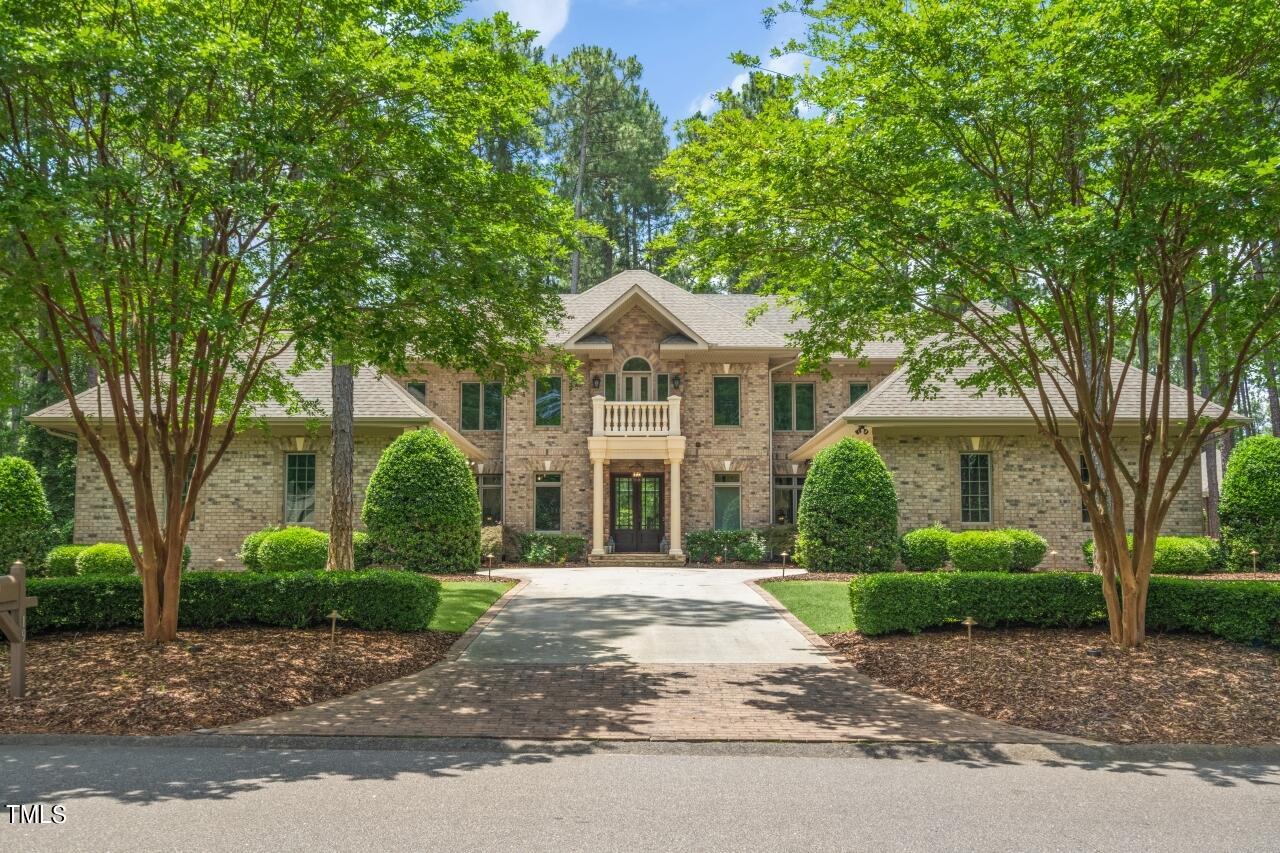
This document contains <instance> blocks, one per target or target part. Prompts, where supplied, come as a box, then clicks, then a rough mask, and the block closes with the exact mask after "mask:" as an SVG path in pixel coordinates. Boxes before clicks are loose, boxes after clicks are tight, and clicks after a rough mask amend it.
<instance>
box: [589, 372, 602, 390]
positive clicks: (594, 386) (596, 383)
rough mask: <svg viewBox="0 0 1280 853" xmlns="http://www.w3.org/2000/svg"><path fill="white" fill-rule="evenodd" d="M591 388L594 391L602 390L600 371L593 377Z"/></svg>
mask: <svg viewBox="0 0 1280 853" xmlns="http://www.w3.org/2000/svg"><path fill="white" fill-rule="evenodd" d="M591 390H592V391H599V390H600V374H598V373H597V374H596V375H595V376H592V377H591Z"/></svg>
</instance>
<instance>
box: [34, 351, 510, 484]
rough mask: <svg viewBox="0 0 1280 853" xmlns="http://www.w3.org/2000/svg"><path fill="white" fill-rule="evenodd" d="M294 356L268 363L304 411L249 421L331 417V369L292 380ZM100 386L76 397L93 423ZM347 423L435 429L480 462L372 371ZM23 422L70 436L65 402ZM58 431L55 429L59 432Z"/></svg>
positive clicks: (267, 407)
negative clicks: (304, 405)
mask: <svg viewBox="0 0 1280 853" xmlns="http://www.w3.org/2000/svg"><path fill="white" fill-rule="evenodd" d="M294 356H295V354H294V351H293V348H292V347H290V348H289V349H288V350H286V351H285V352H283V353H281V354H280V355H279V356H277V357H276V358H274V359H272V364H273V365H274V366H275V367H276V368H278V369H279V370H281V371H282V372H283V373H284V375H285V378H286V379H287V380H288V381H289V383H290V384H292V385H293V387H294V388H295V389H296V390H297V391H298V395H299V396H300V397H301V398H302V399H303V400H304V401H307V402H308V403H309V404H310V405H309V406H308V408H307V410H305V411H291V410H290V409H288V408H286V407H285V406H283V405H281V404H280V403H279V402H277V401H275V400H267V401H264V402H261V403H258V404H257V405H256V406H255V407H254V408H253V410H252V411H251V412H249V416H250V417H253V418H261V419H263V420H265V421H267V422H268V423H305V422H307V421H310V420H325V419H327V418H329V417H330V416H331V415H332V413H333V393H332V390H333V384H332V372H333V371H332V366H331V365H330V364H329V363H325V364H323V365H321V366H320V367H315V368H310V369H308V370H303V371H301V372H299V373H298V374H296V375H293V374H290V373H289V370H290V368H291V367H292V366H293V363H294ZM100 388H101V386H95V387H93V388H87V389H85V390H84V391H81V392H80V393H79V394H77V395H76V402H77V404H78V405H79V407H80V409H81V410H82V411H83V412H84V413H85V414H86V415H88V416H89V417H91V418H96V417H98V415H99V412H100V413H101V417H102V418H103V419H104V420H105V419H107V418H112V417H114V416H115V411H114V409H113V407H112V405H111V397H110V396H109V395H108V394H107V393H106V392H105V390H103V391H102V392H101V394H100V393H99V389H100ZM352 392H353V394H352V403H353V411H352V419H353V421H354V422H355V423H356V424H359V425H364V426H372V425H384V426H391V427H395V426H404V427H414V426H430V427H432V428H434V429H438V430H439V431H440V432H443V433H444V434H445V435H447V436H449V438H450V440H451V441H453V443H454V444H455V445H456V446H457V447H458V448H459V449H460V450H462V452H463V453H465V454H466V455H467V456H468V457H469V458H471V459H484V458H486V454H485V453H484V451H482V450H480V448H478V447H476V445H475V444H473V443H472V442H471V441H470V440H468V439H467V438H466V437H465V436H463V435H462V434H460V433H459V432H458V431H457V430H456V429H454V428H453V427H452V426H451V425H449V424H448V423H447V422H445V421H444V420H443V419H442V418H440V417H439V416H438V415H437V414H436V413H435V412H433V411H432V410H431V409H429V408H427V406H426V405H425V404H423V403H421V402H419V401H418V399H417V398H415V397H414V396H413V395H412V394H410V393H409V392H408V391H407V390H405V389H404V388H403V387H402V386H401V385H400V384H399V383H398V382H395V381H394V380H392V379H391V378H390V377H387V376H384V375H382V374H381V373H378V372H377V371H375V370H374V369H373V368H370V367H366V368H363V369H361V370H358V371H357V372H356V374H355V375H354V376H353V377H352ZM27 420H28V421H29V422H30V423H33V424H35V425H36V426H41V427H45V428H46V429H51V430H54V431H66V430H67V429H68V428H70V430H71V431H72V432H74V430H75V421H74V418H73V417H72V415H71V403H70V402H68V401H67V400H59V401H58V402H56V403H54V404H53V405H51V406H46V407H45V408H43V409H41V410H40V411H38V412H34V413H32V414H30V415H28V416H27ZM59 428H61V430H59Z"/></svg>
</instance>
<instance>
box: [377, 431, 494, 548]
mask: <svg viewBox="0 0 1280 853" xmlns="http://www.w3.org/2000/svg"><path fill="white" fill-rule="evenodd" d="M360 517H361V519H363V521H364V524H365V527H366V528H367V529H368V531H369V541H370V542H371V543H372V550H373V553H374V556H375V558H376V560H377V562H378V564H379V565H388V566H400V567H402V568H406V569H411V570H413V571H418V572H473V571H475V570H476V569H478V568H480V496H479V494H478V493H477V491H476V481H475V478H474V477H472V476H471V470H470V468H468V467H467V458H466V457H465V456H463V455H462V451H460V450H458V448H456V447H454V446H453V444H452V443H451V442H450V441H449V439H448V438H446V437H445V436H444V435H442V434H441V433H439V432H436V431H435V430H433V429H420V430H415V431H414V432H407V433H405V434H404V435H402V436H400V437H399V438H397V439H396V440H395V441H393V442H392V443H391V446H390V447H388V448H387V449H386V450H385V451H384V452H383V454H382V458H381V459H379V460H378V467H377V468H375V469H374V471H373V476H372V477H371V478H370V479H369V490H368V492H367V493H366V494H365V499H364V509H363V510H362V511H361V515H360Z"/></svg>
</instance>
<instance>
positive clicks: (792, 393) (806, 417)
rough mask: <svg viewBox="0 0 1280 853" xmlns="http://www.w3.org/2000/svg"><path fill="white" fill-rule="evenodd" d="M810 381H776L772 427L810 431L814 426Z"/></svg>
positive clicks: (812, 392) (812, 391)
mask: <svg viewBox="0 0 1280 853" xmlns="http://www.w3.org/2000/svg"><path fill="white" fill-rule="evenodd" d="M813 410H814V389H813V383H812V382H778V383H776V384H774V386H773V428H774V429H775V430H779V431H787V432H790V431H792V430H794V431H797V432H812V431H813V427H814V423H813V421H814V411H813Z"/></svg>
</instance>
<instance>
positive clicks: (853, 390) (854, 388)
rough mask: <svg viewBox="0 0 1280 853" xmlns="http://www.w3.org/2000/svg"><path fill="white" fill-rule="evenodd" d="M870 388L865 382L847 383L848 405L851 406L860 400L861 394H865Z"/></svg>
mask: <svg viewBox="0 0 1280 853" xmlns="http://www.w3.org/2000/svg"><path fill="white" fill-rule="evenodd" d="M870 389H871V386H870V385H869V384H867V383H866V382H850V383H849V405H850V406H852V405H853V404H854V403H856V402H858V401H859V400H861V399H862V396H863V395H864V394H866V393H867V391H869V390H870Z"/></svg>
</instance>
